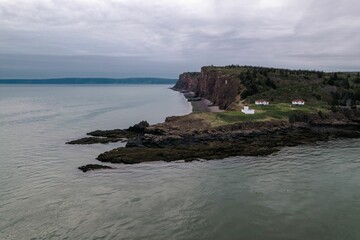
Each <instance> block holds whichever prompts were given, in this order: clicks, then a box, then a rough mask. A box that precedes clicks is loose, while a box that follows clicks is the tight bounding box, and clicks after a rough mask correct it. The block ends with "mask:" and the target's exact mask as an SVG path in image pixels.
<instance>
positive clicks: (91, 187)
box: [0, 85, 360, 240]
mask: <svg viewBox="0 0 360 240" xmlns="http://www.w3.org/2000/svg"><path fill="white" fill-rule="evenodd" d="M168 87H169V86H161V85H159V86H157V85H156V86H150V85H142V86H131V85H128V86H126V85H125V86H124V85H115V86H113V85H112V86H90V85H89V86H31V85H28V86H26V85H22V86H10V85H8V86H6V85H2V86H0V239H16V240H18V239H154V240H155V239H156V240H159V239H302V240H303V239H354V240H355V239H360V157H359V150H360V140H340V141H333V142H329V143H321V144H318V145H315V146H299V147H293V148H284V149H283V150H282V151H280V152H279V153H277V154H274V155H271V156H268V157H234V158H228V159H225V160H219V161H208V162H192V163H162V162H156V163H147V164H138V165H115V166H116V167H117V169H114V170H106V171H105V170H104V171H95V172H90V173H82V172H81V171H79V170H77V167H79V166H81V165H85V164H89V163H96V162H97V161H96V160H95V157H96V156H97V155H98V154H99V153H101V152H103V151H106V150H109V149H112V148H114V147H116V146H118V145H119V144H111V145H91V146H70V145H65V144H64V143H65V142H66V141H67V140H71V139H76V138H79V137H82V136H84V134H85V133H86V132H88V131H92V130H95V129H112V128H125V127H128V126H130V125H132V124H134V123H136V122H139V121H140V120H144V119H146V120H148V121H149V122H150V123H156V122H162V121H163V120H164V119H165V117H166V116H170V115H183V114H186V113H188V112H189V111H190V110H191V109H190V106H189V105H188V103H187V102H186V101H185V100H184V99H183V97H182V96H181V95H180V94H179V93H177V92H173V91H170V90H168V89H167V88H168Z"/></svg>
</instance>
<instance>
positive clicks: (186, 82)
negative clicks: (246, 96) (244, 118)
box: [174, 67, 243, 109]
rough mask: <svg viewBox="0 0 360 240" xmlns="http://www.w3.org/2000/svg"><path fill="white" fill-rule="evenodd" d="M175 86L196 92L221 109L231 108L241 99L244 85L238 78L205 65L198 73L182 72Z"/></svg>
mask: <svg viewBox="0 0 360 240" xmlns="http://www.w3.org/2000/svg"><path fill="white" fill-rule="evenodd" d="M174 88H175V89H179V90H188V91H192V92H195V94H196V95H197V96H199V97H203V98H206V99H208V100H210V101H211V102H213V103H214V104H215V105H218V106H219V107H220V109H231V108H232V105H233V103H235V102H236V101H237V100H239V99H240V96H239V92H240V90H241V89H242V88H243V87H242V85H241V81H240V80H239V79H238V78H235V77H234V76H230V75H227V74H225V73H223V72H222V71H219V70H213V69H211V68H207V67H203V68H202V69H201V73H198V74H195V73H183V74H181V75H180V76H179V81H178V82H177V83H176V85H175V86H174Z"/></svg>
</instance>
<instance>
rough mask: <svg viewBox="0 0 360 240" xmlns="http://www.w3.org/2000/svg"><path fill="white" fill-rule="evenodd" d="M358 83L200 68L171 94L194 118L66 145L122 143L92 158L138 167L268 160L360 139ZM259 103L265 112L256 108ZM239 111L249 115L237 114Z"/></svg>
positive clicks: (350, 76)
mask: <svg viewBox="0 0 360 240" xmlns="http://www.w3.org/2000/svg"><path fill="white" fill-rule="evenodd" d="M359 84H360V78H359V73H324V72H318V71H303V70H287V69H273V68H262V67H248V66H234V65H231V66H226V67H213V66H210V67H203V68H202V69H201V72H199V73H184V74H181V75H180V77H179V80H178V82H177V83H176V84H175V86H174V87H173V90H176V91H181V92H182V93H183V94H184V96H185V97H186V98H187V99H188V101H190V102H191V103H192V106H193V113H191V114H189V115H186V116H179V117H168V118H166V120H165V122H164V123H161V124H156V125H151V126H150V125H149V124H148V123H147V122H146V121H143V122H141V123H139V124H135V125H134V126H132V127H130V128H128V129H115V130H107V131H100V130H97V131H94V132H91V133H88V135H90V137H86V138H83V139H79V140H75V141H71V142H68V143H69V144H91V143H107V142H117V141H126V142H127V143H126V146H125V147H119V148H116V149H113V150H111V151H108V152H105V153H102V154H100V155H99V156H98V157H97V159H98V160H99V161H101V162H111V163H123V164H135V163H140V162H150V161H178V160H183V161H193V160H198V159H204V160H211V159H222V158H225V157H230V156H259V155H269V154H273V153H275V152H277V151H279V150H280V149H281V148H282V147H285V146H296V145H300V144H316V143H317V142H319V141H328V140H332V139H338V138H358V137H360V111H359V110H358V109H357V103H358V102H359V100H360V90H359V89H360V88H359V86H360V85H359ZM259 99H266V101H268V102H269V105H257V104H255V101H257V100H259ZM295 99H301V101H303V102H304V105H297V104H294V101H295ZM244 106H248V107H250V108H252V109H254V114H249V115H248V114H244V113H243V112H241V109H242V108H244Z"/></svg>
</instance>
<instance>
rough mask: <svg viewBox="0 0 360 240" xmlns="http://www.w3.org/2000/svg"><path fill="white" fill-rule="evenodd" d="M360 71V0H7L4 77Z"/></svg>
mask: <svg viewBox="0 0 360 240" xmlns="http://www.w3.org/2000/svg"><path fill="white" fill-rule="evenodd" d="M229 64H239V65H255V66H267V67H280V68H290V69H316V70H324V71H359V70H360V1H359V0H341V1H339V0H336V1H335V0H221V1H215V0H178V1H173V0H152V1H148V0H142V1H140V0H0V78H2V79H4V78H54V77H114V78H121V77H165V78H177V77H178V75H179V74H180V73H182V72H185V71H199V70H200V68H201V66H206V65H229Z"/></svg>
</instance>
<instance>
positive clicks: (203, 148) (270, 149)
mask: <svg viewBox="0 0 360 240" xmlns="http://www.w3.org/2000/svg"><path fill="white" fill-rule="evenodd" d="M359 120H360V111H356V110H350V109H346V110H342V109H339V110H338V111H337V112H335V113H328V116H326V117H325V116H324V115H322V114H319V113H318V114H308V115H307V116H301V117H299V118H295V119H294V121H293V122H292V123H290V122H289V121H285V120H282V121H280V120H277V121H263V122H241V123H235V124H229V125H224V126H219V127H211V126H210V125H209V124H207V123H206V121H204V119H202V118H196V117H194V115H193V114H191V115H188V116H182V117H171V118H167V120H166V122H165V123H163V124H157V125H153V126H149V127H148V128H147V133H144V134H139V135H137V136H136V137H134V138H131V139H129V141H128V143H127V145H126V147H122V148H116V149H113V150H111V151H108V152H105V153H102V154H100V155H99V156H98V158H97V159H98V160H99V161H101V162H111V163H124V164H134V163H140V162H148V161H177V160H184V161H192V160H196V159H206V160H209V159H221V158H225V157H230V156H239V155H241V156H259V155H268V154H271V153H274V152H276V151H278V150H279V149H281V148H282V147H285V146H296V145H300V144H314V143H316V142H318V141H327V140H330V139H337V138H359V137H360V124H359V122H360V121H359ZM151 132H153V133H156V132H158V133H160V132H161V134H153V133H151Z"/></svg>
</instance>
